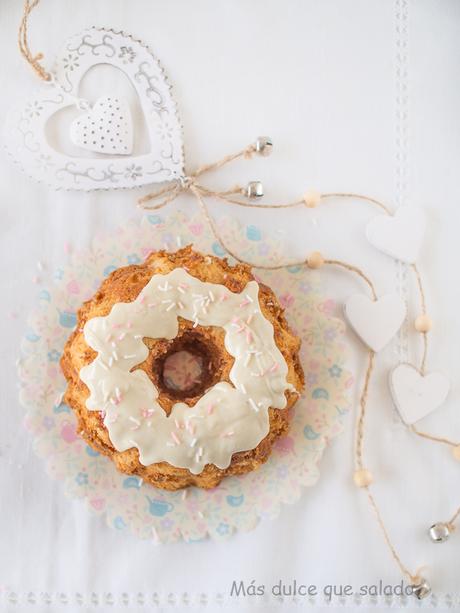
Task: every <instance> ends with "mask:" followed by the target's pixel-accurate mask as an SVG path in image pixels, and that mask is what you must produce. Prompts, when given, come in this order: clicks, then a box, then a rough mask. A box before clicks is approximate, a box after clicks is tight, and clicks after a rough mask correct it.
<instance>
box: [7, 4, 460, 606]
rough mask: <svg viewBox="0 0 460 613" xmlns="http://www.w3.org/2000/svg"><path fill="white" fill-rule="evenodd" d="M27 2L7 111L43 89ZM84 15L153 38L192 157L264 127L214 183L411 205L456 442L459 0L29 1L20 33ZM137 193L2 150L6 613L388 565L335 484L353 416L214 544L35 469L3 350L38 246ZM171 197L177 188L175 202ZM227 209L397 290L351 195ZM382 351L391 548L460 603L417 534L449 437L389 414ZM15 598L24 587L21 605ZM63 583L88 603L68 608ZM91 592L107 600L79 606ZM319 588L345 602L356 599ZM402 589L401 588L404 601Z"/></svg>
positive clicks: (224, 594)
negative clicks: (81, 184) (72, 490)
mask: <svg viewBox="0 0 460 613" xmlns="http://www.w3.org/2000/svg"><path fill="white" fill-rule="evenodd" d="M21 4H22V3H21V2H20V1H19V0H15V1H14V2H13V0H2V1H1V3H0V52H1V57H2V62H1V65H0V92H1V95H0V116H2V117H3V116H4V115H5V113H6V112H7V110H8V109H9V107H11V105H13V104H14V103H15V101H17V100H18V99H24V98H25V97H26V96H27V95H28V94H29V92H30V91H32V90H33V89H34V88H35V87H37V85H38V84H37V80H36V79H35V77H34V75H33V74H32V73H31V72H30V71H29V70H28V68H27V66H26V65H25V64H24V63H23V61H22V60H21V58H20V57H19V54H18V52H17V49H16V29H17V22H18V19H19V15H20V11H21ZM90 25H100V26H109V27H114V28H115V29H123V30H125V31H127V32H130V33H132V34H133V35H135V36H136V37H138V38H141V39H143V40H144V41H145V42H146V43H148V44H149V45H150V46H151V47H152V48H153V50H154V51H155V52H156V53H157V55H158V56H159V58H160V60H161V61H162V63H163V65H164V67H165V69H166V71H167V73H168V75H169V77H170V80H171V82H172V83H173V85H174V92H175V96H176V99H177V100H178V103H179V109H180V112H181V117H182V121H183V124H184V138H185V150H186V159H187V160H188V163H189V165H190V166H192V167H193V166H195V165H197V164H199V163H202V162H205V161H206V162H207V161H213V160H215V159H217V158H218V157H220V156H222V155H224V154H226V153H229V152H232V151H234V150H236V149H238V148H240V147H241V146H242V145H245V144H246V143H248V142H250V141H251V140H252V139H253V138H254V137H256V136H257V135H258V134H265V133H268V134H270V135H271V136H272V138H273V139H274V141H275V143H276V147H275V151H274V154H273V157H272V158H269V159H268V160H255V161H253V162H251V163H250V164H249V163H247V164H243V163H241V164H235V165H234V166H232V167H231V168H228V169H225V170H224V171H222V172H221V173H220V175H219V177H215V178H214V177H213V180H215V181H216V184H218V185H222V186H226V185H231V184H233V182H236V181H238V182H241V183H244V181H245V180H248V179H253V178H261V179H262V180H264V184H265V187H266V191H267V193H268V195H269V197H270V198H273V199H275V200H276V199H277V198H283V199H285V200H287V199H289V198H290V197H294V196H297V195H298V194H299V193H301V192H302V191H303V190H305V189H307V188H316V189H319V190H323V191H334V190H344V191H345V190H350V191H360V192H364V193H368V194H373V195H375V196H377V197H380V198H381V199H383V200H385V201H387V202H389V203H391V204H394V205H395V206H396V205H397V204H400V203H402V202H405V203H409V202H410V203H415V204H419V205H421V206H423V207H425V209H426V211H427V214H428V216H429V236H428V239H427V241H426V245H425V249H424V253H423V257H422V261H421V268H422V270H423V273H424V275H425V277H426V279H427V286H428V288H429V290H428V301H429V310H430V312H431V313H432V315H433V317H434V321H435V324H436V326H435V333H434V337H433V349H432V353H431V356H430V365H431V366H432V367H433V368H436V369H440V370H443V371H444V372H446V373H447V374H448V375H449V376H450V377H451V379H452V382H453V391H452V394H451V396H450V399H449V401H448V402H447V404H446V406H445V407H443V408H442V409H440V410H439V411H437V412H436V414H434V415H433V416H432V417H430V418H429V419H427V420H426V424H424V425H426V427H427V428H432V430H433V431H437V432H439V433H444V434H449V435H450V436H452V437H454V436H456V437H457V439H460V423H459V419H458V405H459V401H460V388H459V386H458V383H457V380H458V376H457V375H458V366H457V365H458V342H459V340H460V322H459V320H458V304H459V303H460V289H459V288H460V284H459V283H458V280H459V278H458V271H457V268H456V265H457V262H458V258H459V256H460V250H459V242H458V237H457V234H458V228H459V222H460V215H459V212H458V211H459V209H458V204H459V199H460V184H459V182H458V180H457V177H458V168H459V163H460V151H459V136H460V121H459V116H460V113H459V109H460V87H459V80H458V67H459V65H460V4H459V3H458V0H443V1H442V2H440V1H437V0H411V1H409V0H395V1H394V2H391V1H389V0H386V1H385V0H348V2H343V0H323V2H315V1H314V0H289V1H287V2H276V0H253V1H252V2H245V1H244V0H234V1H233V2H226V3H224V2H220V3H218V2H211V1H210V0H196V1H195V2H193V3H191V2H187V0H169V1H167V0H157V1H156V2H154V3H153V2H148V0H136V1H135V2H134V1H130V2H128V0H124V1H123V0H98V2H97V3H96V2H90V0H81V1H80V2H78V3H75V2H71V1H69V0H59V1H58V0H43V2H42V5H41V6H40V7H39V9H38V10H37V12H36V14H34V15H33V17H32V19H31V44H32V48H33V50H42V51H43V52H44V53H45V62H46V61H50V60H51V58H52V57H53V55H54V54H55V53H56V52H57V51H58V50H59V48H60V46H61V45H62V43H63V42H64V40H65V39H66V38H67V37H68V36H70V35H72V34H74V33H76V32H78V31H79V30H81V29H83V28H85V27H88V26H90ZM144 191H145V190H144ZM135 197H136V194H135V193H134V192H120V193H114V192H104V193H93V194H89V195H83V194H81V193H54V192H52V191H50V190H49V189H47V188H45V187H43V186H41V185H38V184H36V183H33V182H32V181H30V180H28V179H27V178H25V177H24V176H23V175H22V174H21V173H20V171H19V170H18V169H17V168H16V167H13V166H12V164H11V163H10V161H9V160H8V159H7V158H6V156H3V159H2V163H1V165H0V207H1V217H0V219H1V223H0V236H1V263H2V276H1V296H2V304H1V317H0V322H1V323H0V325H1V339H2V342H1V343H0V359H1V368H0V397H1V409H0V410H1V417H2V426H1V428H0V496H1V498H0V584H1V586H2V593H1V594H0V610H5V611H16V610H21V611H27V610H29V609H30V610H37V611H41V610H43V611H45V610H46V611H51V610H53V611H58V610H59V611H63V610H88V611H89V610H93V608H94V610H115V608H117V607H116V605H113V606H109V605H108V604H104V598H105V596H104V595H106V594H108V593H111V594H113V598H114V600H115V603H118V604H119V606H120V608H121V610H127V609H132V610H141V607H140V605H139V604H136V602H137V601H136V599H137V598H138V596H137V594H138V593H141V594H143V595H144V597H145V599H146V601H147V602H149V603H151V604H150V607H151V608H153V603H154V602H157V601H154V600H152V598H153V596H152V595H153V594H154V593H155V594H157V598H158V602H159V603H160V604H159V605H155V606H158V607H160V608H161V609H162V608H164V609H165V610H168V609H170V608H172V607H174V606H175V607H176V610H184V611H187V610H202V609H203V610H204V609H206V610H212V611H216V610H219V607H222V608H224V609H226V610H232V611H236V610H238V611H240V610H241V611H252V610H257V609H258V608H259V607H263V608H265V609H269V610H277V611H278V610H279V611H281V610H283V611H292V610H296V608H298V609H301V608H304V607H306V608H307V607H313V608H316V609H317V610H320V607H322V605H323V604H324V602H323V599H322V597H319V598H317V600H316V603H308V602H306V601H305V599H300V600H299V602H298V603H293V602H291V601H289V600H286V602H284V603H277V602H274V601H270V602H268V603H263V602H259V601H253V600H251V599H240V600H238V601H235V600H232V599H230V598H229V590H230V587H231V582H232V581H233V580H234V579H237V580H239V579H242V580H245V581H247V582H250V581H251V580H253V579H255V581H256V583H264V584H266V585H270V584H271V583H273V582H275V581H277V580H278V579H280V578H283V579H284V580H285V581H287V582H290V581H292V580H293V579H294V578H296V579H297V580H298V581H299V582H304V583H307V584H316V585H318V586H319V589H321V588H322V586H324V585H327V584H346V583H351V584H352V585H354V586H355V587H356V586H359V585H361V584H364V583H375V582H378V580H380V579H382V581H383V582H384V583H391V584H394V583H397V582H399V581H400V576H399V573H398V570H397V568H396V567H395V565H394V563H393V561H392V560H391V558H390V556H389V554H388V551H387V549H386V547H385V546H384V544H383V542H382V538H381V536H380V534H379V533H378V531H377V528H376V524H375V522H374V519H373V517H372V516H371V513H370V510H369V508H368V506H367V504H366V502H365V499H364V497H362V496H360V493H359V492H357V491H356V490H355V489H354V488H353V486H352V485H351V479H350V474H351V470H352V462H351V450H352V422H353V418H352V417H350V418H349V419H348V421H347V428H346V433H345V434H344V435H343V436H342V437H340V438H339V439H337V440H335V441H334V442H333V444H332V445H331V446H330V448H329V449H328V450H327V453H326V454H325V457H324V461H323V462H322V465H321V470H322V475H321V479H320V481H319V483H318V485H317V486H316V487H314V488H312V489H311V490H309V491H307V492H306V493H305V495H304V496H303V498H302V500H301V501H300V502H298V503H297V504H295V505H294V506H292V507H286V508H284V509H283V510H282V513H281V515H280V517H279V519H277V520H275V521H264V522H262V523H261V524H260V526H259V527H258V528H257V529H256V530H255V531H253V532H252V533H250V534H237V535H236V536H235V537H234V538H232V539H231V540H230V541H229V542H227V543H223V544H216V543H213V542H205V543H200V544H196V545H186V544H177V545H173V546H160V547H154V546H153V545H152V544H151V543H148V542H140V541H137V540H135V539H134V538H131V537H129V536H127V534H125V533H123V534H119V533H116V532H115V531H113V530H110V529H109V528H107V527H106V526H105V524H104V522H103V520H102V519H100V518H97V517H95V516H93V515H91V514H90V513H89V512H88V511H87V510H86V509H85V508H84V506H83V505H82V504H81V503H80V502H76V501H69V500H67V499H65V497H64V496H63V493H62V490H61V486H60V484H59V483H55V482H53V481H51V480H50V479H49V478H48V477H47V476H46V474H45V472H44V467H43V465H42V462H41V461H40V460H38V459H37V458H36V457H35V456H34V455H33V453H32V452H31V449H30V447H31V441H30V437H29V435H28V434H27V433H25V432H24V430H23V428H22V425H21V420H22V415H23V410H22V408H21V407H20V406H19V404H18V400H17V389H16V384H15V380H16V377H15V366H14V362H15V358H16V357H17V355H18V351H19V340H20V337H21V335H22V334H23V331H24V328H25V320H26V316H27V313H28V311H29V310H30V308H31V307H32V305H33V304H34V299H35V295H36V293H37V286H36V285H34V284H33V283H32V277H33V276H34V275H36V274H37V269H36V266H37V261H39V260H40V261H43V262H45V263H46V265H47V267H48V268H49V269H52V268H53V267H55V266H57V265H59V264H60V263H62V262H63V261H64V260H65V257H66V256H65V251H64V243H65V242H66V241H70V242H71V243H72V244H73V245H74V246H84V245H87V244H89V241H90V239H91V237H92V236H93V235H94V234H95V233H96V232H97V231H100V230H107V231H109V230H110V229H111V228H113V227H115V226H116V225H117V224H120V223H123V222H124V221H125V220H127V219H129V218H130V217H133V216H136V215H139V213H138V211H137V210H136V208H135V207H134V201H135ZM173 206H176V205H173ZM181 206H184V207H192V206H193V204H192V201H191V200H190V199H188V198H184V199H183V200H182V202H181ZM214 211H215V213H216V214H217V215H218V214H220V212H221V211H222V208H221V209H218V205H216V207H215V208H214ZM228 212H229V211H228V210H225V213H227V214H228ZM234 214H238V215H239V216H241V219H242V220H245V221H246V220H249V219H255V220H257V223H258V224H260V225H263V226H265V227H267V228H272V229H273V231H275V229H282V230H283V232H285V234H286V236H287V238H288V244H289V246H290V253H289V255H293V256H294V255H305V254H306V253H308V252H309V251H311V250H313V249H321V250H323V251H324V252H326V253H327V254H328V255H330V256H331V257H333V256H338V257H341V258H343V259H346V260H348V261H350V262H355V263H357V264H359V265H361V266H363V267H364V268H365V269H366V270H367V271H369V273H370V274H371V275H372V277H373V278H374V279H375V280H376V283H377V287H378V289H379V291H381V292H383V291H387V290H391V289H393V288H394V287H395V284H396V266H395V264H393V263H392V262H391V260H389V259H388V258H385V257H384V256H383V255H379V254H378V253H377V252H375V251H374V250H372V249H371V248H370V247H369V246H368V245H367V243H366V241H365V239H364V233H363V230H364V226H365V223H366V221H367V220H368V219H369V218H370V217H371V215H372V210H371V209H370V208H368V207H366V206H365V205H360V204H356V205H355V206H354V207H353V206H352V205H347V204H344V203H343V202H342V203H338V204H337V205H331V206H328V207H325V208H324V209H321V210H320V211H315V212H314V213H313V214H312V213H311V212H309V211H307V210H302V211H297V212H296V213H294V212H291V213H289V214H284V213H283V214H280V213H273V214H270V213H267V214H260V215H256V214H255V213H254V214H253V215H249V214H247V215H246V213H245V212H244V211H237V212H234ZM312 217H313V218H314V219H316V224H315V223H312ZM324 283H325V293H327V294H328V295H330V296H331V297H334V298H336V299H337V300H339V301H340V300H341V299H343V298H344V297H346V296H347V295H348V294H349V293H350V292H351V291H354V290H355V289H356V288H358V284H357V283H356V282H355V281H353V279H350V278H347V277H344V276H343V274H340V273H333V272H331V271H325V274H324ZM11 313H17V314H18V317H16V318H11V316H10V314H11ZM414 341H415V339H411V342H412V345H414ZM349 342H350V346H351V348H352V356H351V362H350V365H351V366H352V368H353V369H354V371H355V373H356V376H357V379H358V380H359V378H360V375H361V374H362V372H363V371H362V364H363V359H362V358H363V353H362V349H361V347H360V346H359V344H358V343H356V342H355V340H354V338H353V336H352V334H349ZM396 359H397V355H396V351H395V347H394V346H393V347H390V348H389V349H388V350H386V351H385V353H384V354H383V355H382V356H381V357H380V358H379V360H380V366H379V369H378V373H377V377H376V380H375V382H374V385H373V388H372V392H371V397H370V411H369V416H370V418H369V425H368V430H369V437H368V444H367V450H368V455H369V465H370V466H371V468H372V470H373V472H374V473H375V475H376V479H377V484H376V488H375V492H376V496H377V497H378V500H379V501H380V503H381V507H382V512H383V514H384V516H385V518H386V521H387V525H388V528H389V530H390V532H391V534H392V536H393V538H394V541H395V543H397V545H398V547H399V550H400V553H401V556H402V557H403V559H404V560H405V561H406V563H407V564H408V565H409V566H410V567H411V568H417V566H420V565H427V566H428V570H427V574H428V575H429V577H430V580H431V582H432V584H433V586H434V587H435V594H436V596H435V597H434V598H433V599H430V601H429V602H425V604H424V606H427V607H433V606H438V607H439V609H440V610H442V609H448V608H449V610H459V605H458V602H459V600H458V599H459V598H460V587H459V586H460V564H459V554H460V540H459V538H460V535H454V536H453V537H452V539H451V540H450V541H449V542H448V543H446V544H444V545H442V546H434V545H432V544H430V543H429V542H428V541H427V538H426V535H425V530H426V528H427V527H428V526H429V525H430V524H431V523H432V522H433V521H436V520H441V519H447V517H448V516H450V514H451V513H452V512H453V511H454V510H455V508H456V507H457V506H458V504H460V497H459V496H458V489H459V488H458V483H459V480H458V479H459V472H458V471H459V465H458V464H457V465H455V463H454V462H453V461H452V459H451V457H450V455H449V453H447V452H446V450H445V449H444V448H439V447H438V446H436V445H432V444H431V443H429V442H423V441H421V440H418V439H415V438H414V437H412V436H410V435H409V433H408V432H407V431H406V430H405V429H404V428H403V427H402V426H401V425H400V423H399V422H398V420H397V419H396V418H395V415H394V412H393V410H392V408H391V403H390V401H389V398H388V392H387V388H386V385H385V381H386V373H387V371H388V368H389V367H390V366H392V365H393V364H394V363H395V361H396ZM43 592H46V593H48V594H49V598H50V600H51V601H53V602H56V599H57V598H59V594H63V596H62V598H64V599H67V600H68V601H69V604H67V605H66V606H65V607H64V606H63V605H59V604H55V605H52V604H51V605H49V606H48V605H45V604H44V601H43V596H42V595H41V594H42V593H43ZM28 593H32V596H30V598H31V599H32V600H33V599H34V598H35V599H36V600H37V603H38V604H34V605H33V604H30V605H28V604H27V594H28ZM77 593H78V594H81V598H82V600H83V602H84V603H86V604H84V605H77V604H76V603H77V601H78V598H77V596H76V594H77ZM92 593H94V594H96V596H97V597H98V598H99V599H102V600H101V601H100V602H102V604H99V605H96V604H94V605H92V604H91V598H96V596H93V597H91V594H92ZM123 594H124V596H123ZM183 594H186V596H183ZM219 594H220V595H221V597H218V602H222V604H219V605H218V604H216V595H219ZM200 595H204V596H200ZM16 597H17V600H18V602H19V604H16V605H15V604H14V601H15V598H16ZM184 598H185V600H187V598H188V599H189V601H190V603H191V604H185V600H184ZM200 598H201V599H202V604H201V605H200V604H199V603H200ZM455 599H457V600H455ZM206 600H207V601H208V604H207V605H205V604H203V603H204V602H205V601H206ZM455 602H456V603H457V604H454V603H455ZM174 603H176V604H174ZM335 603H336V604H337V605H339V604H340V606H350V607H352V606H353V601H352V600H347V601H344V602H343V603H340V602H338V601H337V600H335ZM375 604H376V606H385V603H384V602H382V601H380V600H378V601H377V602H376V603H375ZM2 606H3V609H2ZM412 606H415V603H414V602H413V601H412V600H409V602H408V603H407V605H406V610H410V608H411V607H412ZM261 610H262V609H261ZM328 610H331V607H329V608H328Z"/></svg>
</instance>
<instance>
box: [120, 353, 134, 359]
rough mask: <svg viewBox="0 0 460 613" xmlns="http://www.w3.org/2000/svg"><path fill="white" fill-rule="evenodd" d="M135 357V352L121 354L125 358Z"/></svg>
mask: <svg viewBox="0 0 460 613" xmlns="http://www.w3.org/2000/svg"><path fill="white" fill-rule="evenodd" d="M135 357H136V354H135V353H129V354H127V355H124V356H123V358H124V359H125V360H131V359H132V358H135Z"/></svg>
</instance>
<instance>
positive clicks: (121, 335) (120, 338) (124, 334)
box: [118, 332, 126, 341]
mask: <svg viewBox="0 0 460 613" xmlns="http://www.w3.org/2000/svg"><path fill="white" fill-rule="evenodd" d="M125 336H126V332H122V333H121V334H120V336H119V337H118V340H119V341H122V340H123V339H124V338H125Z"/></svg>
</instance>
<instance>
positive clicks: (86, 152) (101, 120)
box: [4, 28, 184, 191]
mask: <svg viewBox="0 0 460 613" xmlns="http://www.w3.org/2000/svg"><path fill="white" fill-rule="evenodd" d="M98 65H104V66H106V65H109V66H111V67H113V68H115V69H118V70H120V71H121V72H122V73H123V74H124V75H125V76H126V77H127V79H128V82H129V84H130V85H131V86H132V88H133V89H134V91H135V93H136V94H137V97H138V101H139V107H140V111H141V112H142V113H143V115H144V123H145V125H146V129H147V132H148V138H149V148H147V150H146V151H144V150H143V151H139V152H137V153H136V151H135V150H134V151H133V143H134V147H135V146H136V141H137V139H136V134H134V136H133V130H132V127H131V130H130V126H132V122H131V117H130V111H129V109H128V108H123V107H122V101H121V100H120V98H119V96H116V95H110V94H109V93H108V92H107V91H105V92H101V94H102V95H103V97H101V96H100V95H96V98H97V102H96V103H95V104H94V106H93V108H92V109H91V110H86V115H84V116H80V117H78V118H77V119H76V120H75V121H74V122H73V123H72V127H71V129H70V132H71V141H72V142H73V143H74V144H77V145H78V147H79V148H80V149H81V153H82V155H81V156H78V155H70V154H68V153H66V152H65V151H63V150H62V148H60V147H59V145H58V143H60V142H61V140H62V139H61V138H57V139H55V140H54V141H53V140H52V138H51V137H50V134H49V131H48V130H47V126H48V124H49V123H50V121H51V120H53V119H54V118H55V117H58V114H60V115H59V117H62V113H61V112H62V111H64V110H65V109H68V108H69V107H73V108H75V106H77V107H78V106H79V103H80V102H81V95H80V89H81V81H82V79H83V77H84V76H85V75H86V73H87V72H88V71H89V70H90V69H92V68H93V67H95V66H98ZM51 72H52V74H53V77H54V78H53V80H52V81H51V82H49V83H47V84H44V85H43V86H42V88H41V90H39V92H38V93H36V94H35V95H33V96H31V98H30V99H29V100H28V101H26V102H25V103H24V104H23V105H16V107H17V108H15V109H14V110H13V111H12V113H11V114H10V115H9V117H8V120H7V123H6V129H5V138H4V142H5V147H6V149H7V151H8V152H9V153H10V155H11V156H12V157H13V159H14V160H15V161H16V162H17V163H18V164H19V165H20V166H21V167H22V169H23V170H24V171H25V172H26V173H27V174H28V175H29V176H31V177H33V178H35V179H37V180H38V181H42V182H44V183H46V184H48V185H49V186H51V187H54V188H56V189H74V190H85V191H90V190H94V189H116V188H131V187H139V186H141V185H148V184H152V183H161V182H164V181H171V180H174V179H178V178H180V177H181V176H183V175H184V156H183V145H182V128H181V125H180V122H179V119H178V116H177V112H176V104H175V102H174V99H173V98H172V95H171V88H170V86H169V84H168V83H167V80H166V77H165V74H164V72H163V69H162V68H161V66H160V64H159V62H158V60H157V59H156V58H155V57H154V56H153V54H152V53H151V51H150V50H149V49H148V48H147V47H146V46H145V45H144V44H143V43H141V42H140V41H138V40H135V39H133V38H132V37H131V36H129V35H127V34H125V33H123V32H115V31H114V30H109V29H104V28H91V29H89V30H85V31H84V32H82V33H81V34H78V35H76V36H74V37H72V38H71V39H69V40H68V41H67V43H66V44H65V46H64V50H63V52H62V53H61V55H60V56H58V57H57V59H56V62H55V64H54V67H53V69H52V71H51ZM115 98H116V99H117V102H118V103H119V110H120V112H119V114H118V115H114V118H115V117H118V118H120V117H121V118H122V119H120V120H119V121H118V122H117V124H118V125H119V129H114V128H113V127H112V124H110V123H109V122H110V121H111V120H112V118H111V117H110V118H109V114H107V111H108V110H111V109H110V108H109V107H110V102H109V101H112V100H114V99H115ZM80 108H81V107H80ZM121 111H123V112H121ZM61 121H62V122H63V120H62V119H61ZM79 122H80V123H79ZM92 123H94V126H93V125H92ZM99 124H100V125H103V126H104V128H103V129H102V130H96V129H94V132H95V134H92V132H93V127H94V128H95V127H96V125H99ZM117 124H115V127H116V126H117ZM59 126H60V128H61V127H62V126H61V124H59ZM69 128H70V121H69V124H68V127H67V133H68V130H69ZM89 128H91V129H89ZM122 128H123V129H122ZM62 129H63V128H62ZM104 131H105V132H104ZM130 132H131V133H130ZM96 135H97V138H92V139H89V137H91V136H96ZM107 138H108V146H106V144H105V143H106V142H107ZM112 138H113V140H111V139H112ZM100 154H104V155H100Z"/></svg>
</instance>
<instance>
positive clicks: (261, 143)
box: [256, 136, 273, 157]
mask: <svg viewBox="0 0 460 613" xmlns="http://www.w3.org/2000/svg"><path fill="white" fill-rule="evenodd" d="M272 149H273V142H272V139H271V138H270V137H269V136H259V138H258V139H257V140H256V152H257V153H258V154H259V155H263V156H264V157H267V156H268V155H270V153H271V152H272Z"/></svg>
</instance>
